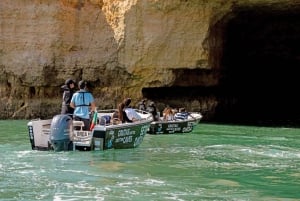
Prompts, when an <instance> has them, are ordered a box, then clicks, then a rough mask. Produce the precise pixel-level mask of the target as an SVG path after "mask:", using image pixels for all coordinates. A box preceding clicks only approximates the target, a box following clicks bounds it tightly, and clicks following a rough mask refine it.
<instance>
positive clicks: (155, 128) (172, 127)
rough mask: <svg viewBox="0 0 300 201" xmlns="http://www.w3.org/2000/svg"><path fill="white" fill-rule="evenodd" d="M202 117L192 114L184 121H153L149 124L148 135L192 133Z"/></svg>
mask: <svg viewBox="0 0 300 201" xmlns="http://www.w3.org/2000/svg"><path fill="white" fill-rule="evenodd" d="M201 118H202V116H201V115H200V114H198V113H194V114H192V115H191V116H190V117H189V118H188V119H185V120H173V121H162V120H161V121H154V122H152V123H151V124H150V128H149V130H148V133H149V134H153V135H158V134H174V133H189V132H192V131H193V129H194V127H195V125H197V124H198V123H199V121H200V120H201Z"/></svg>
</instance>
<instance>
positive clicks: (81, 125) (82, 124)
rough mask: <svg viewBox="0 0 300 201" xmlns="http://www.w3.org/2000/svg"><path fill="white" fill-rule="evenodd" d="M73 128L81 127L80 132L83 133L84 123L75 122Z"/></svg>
mask: <svg viewBox="0 0 300 201" xmlns="http://www.w3.org/2000/svg"><path fill="white" fill-rule="evenodd" d="M73 127H80V130H81V131H82V128H83V127H84V123H83V121H73Z"/></svg>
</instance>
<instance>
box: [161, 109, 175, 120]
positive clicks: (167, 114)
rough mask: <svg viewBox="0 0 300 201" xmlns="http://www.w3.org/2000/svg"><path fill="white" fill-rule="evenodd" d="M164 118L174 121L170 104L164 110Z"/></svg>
mask: <svg viewBox="0 0 300 201" xmlns="http://www.w3.org/2000/svg"><path fill="white" fill-rule="evenodd" d="M163 120H164V121H173V120H174V113H173V110H172V108H171V107H170V106H167V107H166V108H165V109H164V111H163Z"/></svg>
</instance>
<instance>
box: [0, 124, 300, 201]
mask: <svg viewBox="0 0 300 201" xmlns="http://www.w3.org/2000/svg"><path fill="white" fill-rule="evenodd" d="M0 128H1V129H0V159H1V160H0V200H1V201H10V200H18V201H19V200H26V201H30V200H55V201H62V200H70V201H77V200H78V201H79V200H89V201H102V200H105V201H119V200H120V201H126V200H128V201H144V200H145V201H151V200H153V201H164V200H171V201H173V200H178V201H190V200H195V201H201V200H208V201H212V200H214V201H218V200H234V201H237V200H249V201H250V200H251V201H252V200H253V201H274V200H276V201H278V200H283V201H296V200H300V129H295V128H271V127H269V128H268V127H250V126H231V125H217V124H205V123H200V124H198V125H197V126H196V127H195V129H194V131H193V132H192V133H186V134H170V135H149V134H147V135H146V136H145V138H144V141H143V142H142V144H141V145H140V146H139V147H138V148H135V149H125V150H124V149H123V150H106V151H91V152H82V151H70V152H52V151H35V150H31V145H30V142H29V137H28V132H27V121H25V120H4V121H0Z"/></svg>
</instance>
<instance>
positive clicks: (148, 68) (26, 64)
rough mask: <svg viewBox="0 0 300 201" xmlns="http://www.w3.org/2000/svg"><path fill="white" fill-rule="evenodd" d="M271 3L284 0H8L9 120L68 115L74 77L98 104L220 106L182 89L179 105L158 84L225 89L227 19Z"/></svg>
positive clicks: (4, 90)
mask: <svg viewBox="0 0 300 201" xmlns="http://www.w3.org/2000/svg"><path fill="white" fill-rule="evenodd" d="M262 2H263V3H264V5H265V6H274V7H276V6H278V5H279V3H280V1H271V0H268V1H266V0H264V1H263V0H256V1H253V0H251V1H250V0H244V1H242V0H241V1H237V0H229V1H223V0H57V1H53V0H38V1H29V0H13V1H12V0H1V1H0V23H1V26H0V27H1V28H0V99H1V105H0V118H2V119H3V118H36V117H41V118H44V117H52V116H53V115H55V114H57V113H59V112H60V107H61V99H62V98H61V96H62V92H61V91H60V86H61V85H63V83H64V81H65V80H66V79H67V78H73V79H75V80H76V81H79V80H81V79H85V80H87V81H88V82H89V83H90V84H91V88H90V89H91V91H92V92H93V95H94V96H95V98H96V103H97V106H98V108H109V107H110V108H111V107H116V105H117V103H118V102H120V101H121V100H122V99H123V98H125V97H129V96H130V97H131V98H132V99H133V103H134V104H135V103H137V102H138V101H139V100H140V99H141V98H142V97H146V98H149V99H154V100H155V101H157V103H158V105H159V106H161V107H163V106H164V105H166V104H170V103H173V105H175V106H179V105H180V104H184V105H186V106H189V108H188V109H191V110H196V111H201V110H205V111H213V109H214V107H215V106H216V104H217V100H216V98H215V97H214V96H213V95H212V96H211V95H207V94H206V95H205V96H204V97H203V96H200V95H197V94H195V93H198V92H195V93H193V94H190V95H189V97H193V98H185V97H186V96H185V95H184V96H182V97H181V95H180V94H177V97H176V98H174V99H172V101H173V102H172V101H171V100H170V99H169V98H168V97H163V96H164V95H163V94H159V95H161V96H158V97H157V96H156V95H157V93H156V92H155V89H161V88H172V87H173V89H174V87H175V89H176V87H187V89H191V88H193V87H196V88H197V87H200V88H201V87H204V88H206V87H215V86H218V84H219V82H220V78H221V73H220V69H221V64H220V61H221V58H222V51H219V48H221V47H222V45H223V44H224V41H222V40H221V39H222V37H219V36H220V35H222V34H224V32H223V31H222V24H220V22H222V20H223V19H225V17H226V19H228V20H230V19H231V18H232V17H234V13H233V10H234V8H238V7H251V6H254V5H260V4H261V3H262ZM273 2H275V3H273ZM281 2H285V1H281ZM291 4H293V3H291ZM294 4H296V3H294ZM280 5H281V6H282V5H283V4H280ZM287 5H290V4H287ZM225 21H226V20H225ZM220 38H221V39H220ZM160 92H161V91H160ZM191 93H192V92H191Z"/></svg>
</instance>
